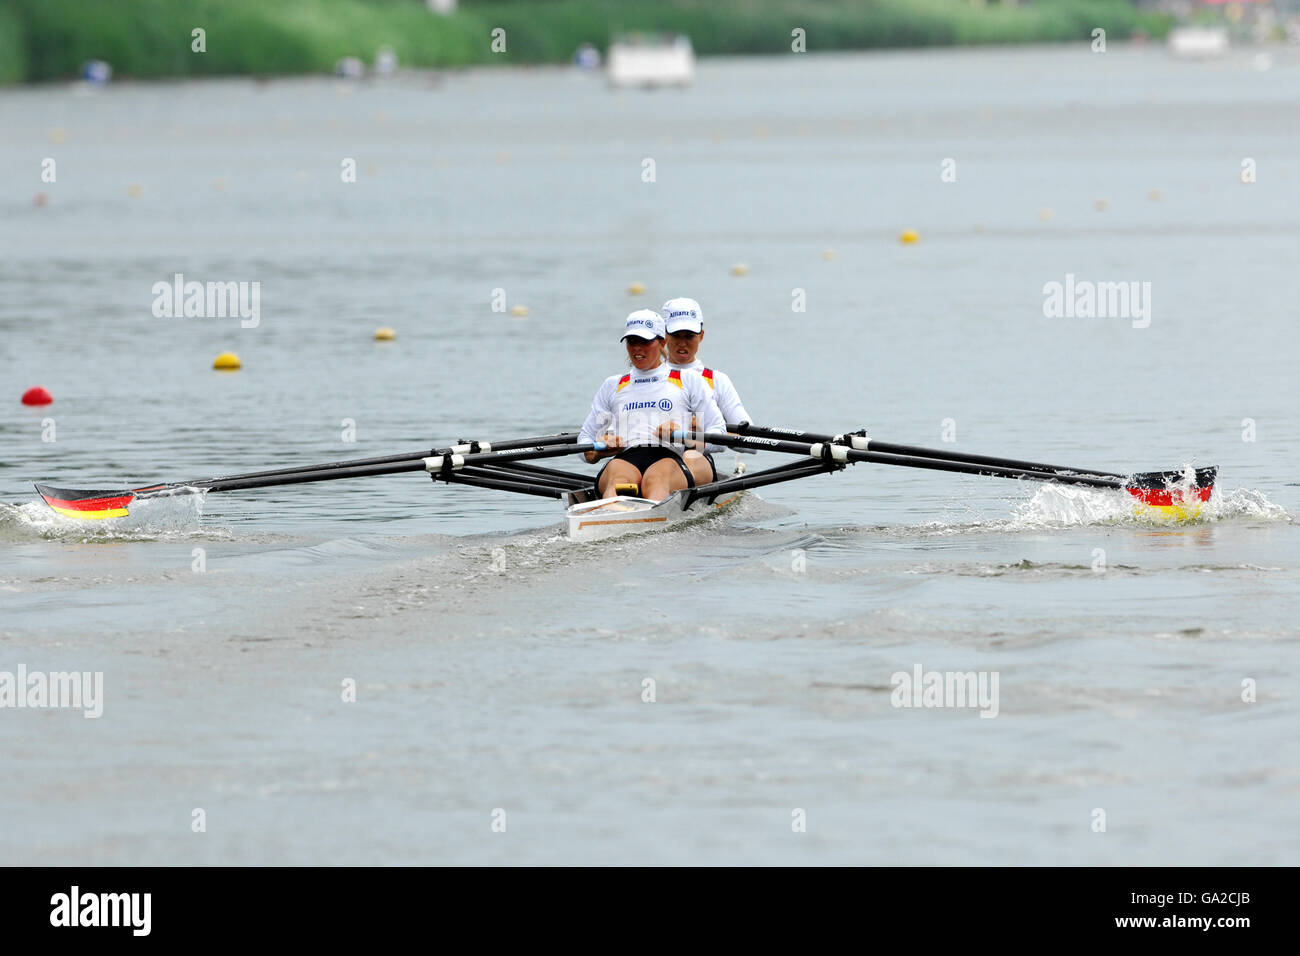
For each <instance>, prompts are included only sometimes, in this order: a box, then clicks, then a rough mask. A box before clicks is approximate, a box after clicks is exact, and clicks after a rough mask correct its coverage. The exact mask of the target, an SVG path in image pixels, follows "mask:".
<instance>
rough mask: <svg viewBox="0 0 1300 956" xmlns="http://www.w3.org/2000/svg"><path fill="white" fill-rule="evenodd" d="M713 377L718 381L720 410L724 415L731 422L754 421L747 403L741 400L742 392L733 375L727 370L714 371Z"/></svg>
mask: <svg viewBox="0 0 1300 956" xmlns="http://www.w3.org/2000/svg"><path fill="white" fill-rule="evenodd" d="M713 378H714V381H715V382H716V388H715V391H716V393H717V402H718V410H719V411H720V412H722V417H723V418H725V419H726V420H727V421H729V422H737V423H739V422H752V421H753V420H754V419H753V418H751V417H750V415H749V412H747V411H746V410H745V403H744V402H742V401H741V400H740V393H739V392H737V391H736V386H735V383H733V382H732V381H731V376H729V375H727V374H726V373H725V372H714V373H713Z"/></svg>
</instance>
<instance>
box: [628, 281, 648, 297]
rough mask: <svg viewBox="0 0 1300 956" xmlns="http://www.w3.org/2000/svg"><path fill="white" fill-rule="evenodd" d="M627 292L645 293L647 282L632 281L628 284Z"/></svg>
mask: <svg viewBox="0 0 1300 956" xmlns="http://www.w3.org/2000/svg"><path fill="white" fill-rule="evenodd" d="M627 294H628V295H645V283H644V282H633V283H630V284H629V285H628V287H627Z"/></svg>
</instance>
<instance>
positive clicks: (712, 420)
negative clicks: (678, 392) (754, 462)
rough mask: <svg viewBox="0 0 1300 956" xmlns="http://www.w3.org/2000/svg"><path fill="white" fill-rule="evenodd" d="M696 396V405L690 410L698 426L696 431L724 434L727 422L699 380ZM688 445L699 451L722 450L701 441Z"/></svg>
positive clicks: (719, 447)
mask: <svg viewBox="0 0 1300 956" xmlns="http://www.w3.org/2000/svg"><path fill="white" fill-rule="evenodd" d="M696 394H697V395H698V396H699V398H698V405H697V406H696V407H695V408H692V409H691V412H692V414H694V416H695V418H696V421H697V422H698V424H699V428H698V429H697V431H702V432H725V431H726V430H727V421H726V419H724V418H723V417H722V412H721V411H719V409H718V403H717V402H715V401H714V400H713V396H712V395H711V394H710V393H709V390H708V387H707V386H706V385H704V382H703V380H700V387H699V390H698V391H697V393H696ZM690 445H691V447H692V448H696V449H699V450H700V451H720V450H722V449H721V446H718V447H714V446H710V445H706V444H704V442H701V441H692V442H690Z"/></svg>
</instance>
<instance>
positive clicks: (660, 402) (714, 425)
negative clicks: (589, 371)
mask: <svg viewBox="0 0 1300 956" xmlns="http://www.w3.org/2000/svg"><path fill="white" fill-rule="evenodd" d="M622 341H623V343H624V345H625V346H626V347H627V357H628V359H629V360H630V361H631V363H632V368H631V369H630V370H629V371H627V372H624V373H622V374H620V375H611V376H610V377H609V378H607V379H605V381H604V382H603V383H602V384H601V386H600V388H599V390H598V391H597V392H596V397H595V398H594V399H592V402H591V412H590V413H589V414H588V415H587V420H586V422H585V423H584V424H583V426H582V432H581V433H580V435H579V437H578V441H579V442H604V443H605V446H606V449H607V450H605V451H590V452H587V456H586V457H587V460H588V461H590V462H595V461H596V460H597V459H600V458H605V457H608V456H609V455H614V456H615V457H614V459H613V460H612V461H611V462H609V464H607V465H606V466H605V467H604V468H603V469H602V470H601V472H600V474H599V475H598V476H597V477H596V487H597V489H598V490H599V491H600V495H601V497H602V498H605V497H610V496H612V495H615V494H624V493H631V494H634V495H636V494H639V496H640V497H642V498H649V499H651V500H653V501H662V500H663V499H664V498H667V497H668V496H669V495H670V494H672V493H673V492H675V491H681V490H682V489H683V488H687V487H695V486H696V485H704V484H708V483H709V482H711V481H713V480H714V478H715V477H716V475H715V473H714V470H713V464H712V462H711V461H710V460H709V459H707V458H705V457H704V456H703V455H701V454H699V453H698V451H691V450H689V449H688V447H687V446H686V445H682V444H680V443H678V444H673V443H672V439H673V433H674V432H677V431H681V430H682V429H684V428H686V427H688V426H689V425H690V423H691V422H692V420H697V421H698V424H699V426H700V427H701V428H702V429H703V430H704V431H715V430H725V428H726V422H725V421H724V420H723V418H722V413H721V412H720V411H719V410H718V406H717V404H716V403H715V402H714V400H713V394H712V389H710V388H709V386H708V385H706V384H705V382H704V379H703V377H702V376H701V375H700V374H699V373H698V372H696V371H693V370H690V369H677V368H673V367H671V366H670V365H669V364H668V361H667V358H666V355H665V352H664V322H663V319H662V318H661V317H660V315H659V313H658V312H655V311H653V310H651V309H639V310H637V311H636V312H633V313H632V314H630V315H629V316H628V317H627V321H626V322H625V324H624V331H623V339H622ZM689 446H690V449H697V448H699V447H702V446H701V445H700V443H699V442H691V443H689ZM687 455H689V456H690V458H689V461H688V460H687V458H686V456H687Z"/></svg>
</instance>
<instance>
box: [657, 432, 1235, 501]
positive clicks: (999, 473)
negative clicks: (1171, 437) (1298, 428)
mask: <svg viewBox="0 0 1300 956" xmlns="http://www.w3.org/2000/svg"><path fill="white" fill-rule="evenodd" d="M679 434H680V433H679ZM685 437H687V438H692V439H699V440H702V441H706V442H709V443H710V444H717V445H729V446H731V447H741V448H754V449H760V450H761V449H767V450H769V451H778V452H785V453H786V454H791V455H808V456H809V457H812V458H817V459H820V460H823V461H839V462H846V463H847V462H856V461H865V462H871V463H873V464H878V465H901V466H904V467H907V468H925V469H930V470H934V471H953V472H958V473H960V474H968V475H988V476H991V477H995V478H1026V479H1029V480H1032V481H1046V482H1057V483H1059V484H1067V485H1085V486H1087V487H1090V488H1114V489H1117V490H1118V489H1122V490H1124V491H1127V492H1128V493H1129V494H1130V495H1132V496H1133V497H1134V498H1137V499H1138V500H1139V501H1141V502H1142V503H1143V504H1147V505H1152V506H1154V507H1158V508H1181V507H1183V506H1184V505H1188V504H1194V503H1195V502H1201V501H1208V500H1209V498H1210V494H1211V492H1212V491H1213V490H1214V480H1215V478H1216V476H1217V475H1218V468H1217V467H1215V466H1213V465H1209V466H1205V467H1202V468H1197V469H1196V470H1195V478H1194V484H1193V485H1192V487H1191V488H1187V489H1184V488H1181V487H1178V486H1179V485H1180V483H1181V482H1183V481H1184V480H1185V479H1184V474H1183V472H1182V471H1153V472H1143V473H1139V474H1134V475H1131V476H1129V477H1128V478H1124V477H1121V476H1110V475H1106V474H1105V473H1101V474H1097V473H1093V474H1078V473H1072V472H1069V471H1044V470H1041V469H1037V468H1022V467H1012V466H1004V465H991V464H980V463H978V462H967V461H952V460H949V459H938V458H927V457H924V456H917V455H900V454H893V453H887V452H878V451H864V450H861V449H857V448H850V447H848V446H847V445H844V444H840V443H836V442H796V441H786V440H782V439H778V438H762V437H758V436H736V435H729V434H728V435H715V434H712V433H708V434H699V433H687V434H686V436H685ZM871 444H872V446H875V442H872V443H871ZM1048 467H1050V466H1048Z"/></svg>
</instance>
